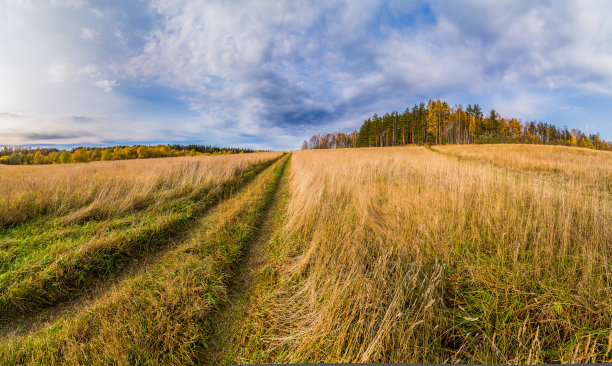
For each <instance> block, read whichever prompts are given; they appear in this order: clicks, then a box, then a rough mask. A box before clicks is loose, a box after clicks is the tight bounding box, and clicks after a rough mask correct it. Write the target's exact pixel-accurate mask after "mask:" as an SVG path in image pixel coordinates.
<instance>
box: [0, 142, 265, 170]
mask: <svg viewBox="0 0 612 366" xmlns="http://www.w3.org/2000/svg"><path fill="white" fill-rule="evenodd" d="M251 152H254V150H252V149H242V148H233V147H223V148H220V147H215V146H206V145H193V144H192V145H177V144H175V145H157V146H146V145H134V146H114V147H78V148H74V149H71V150H60V149H57V148H26V147H21V148H20V147H8V146H5V147H4V148H3V149H2V150H0V164H8V165H32V164H67V163H87V162H90V161H109V160H126V159H148V158H163V157H173V156H198V155H226V154H240V153H251Z"/></svg>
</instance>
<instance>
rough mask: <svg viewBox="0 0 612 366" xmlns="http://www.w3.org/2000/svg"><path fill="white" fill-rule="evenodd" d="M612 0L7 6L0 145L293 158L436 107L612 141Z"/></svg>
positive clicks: (71, 1)
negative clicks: (409, 110) (379, 120)
mask: <svg viewBox="0 0 612 366" xmlns="http://www.w3.org/2000/svg"><path fill="white" fill-rule="evenodd" d="M611 15H612V1H586V0H581V1H565V0H563V1H519V0H514V1H503V0H500V1H452V2H451V1H374V0H372V1H359V0H347V1H330V0H326V1H321V0H315V1H307V0H301V1H282V0H273V1H266V0H257V1H231V0H225V1H215V0H207V1H200V0H193V1H190V0H164V1H161V0H150V1H149V0H147V1H145V0H129V1H125V0H104V1H102V0H100V1H96V0H49V1H45V0H31V1H27V0H0V145H37V146H43V145H44V146H55V145H62V144H66V145H89V146H100V145H105V146H107V145H115V144H128V145H130V144H141V143H144V144H156V143H199V144H206V145H215V146H239V147H250V148H262V149H294V148H299V147H300V145H301V142H302V141H303V140H305V139H308V138H309V137H310V136H311V135H312V134H315V133H324V132H335V131H345V132H349V131H353V130H355V129H358V128H359V127H360V126H361V124H362V122H363V120H364V119H366V118H367V117H368V116H371V115H372V114H373V113H378V114H382V113H385V112H390V111H392V110H398V111H403V110H404V109H405V108H406V107H411V106H412V105H414V104H415V103H419V102H421V101H424V102H427V101H428V100H429V99H437V98H440V99H444V100H446V101H447V102H449V104H450V105H455V104H461V105H463V106H467V104H479V105H480V106H481V108H482V109H483V110H485V111H489V110H490V109H491V108H495V110H496V111H498V112H499V113H500V114H501V115H502V116H505V117H517V118H520V119H522V120H523V121H532V120H534V121H542V122H549V123H553V124H555V125H557V126H559V127H563V126H565V125H566V126H568V127H569V128H579V129H581V130H582V131H583V132H585V133H587V134H594V133H600V136H601V137H602V138H604V139H606V140H612V21H610V19H609V18H610V16H611Z"/></svg>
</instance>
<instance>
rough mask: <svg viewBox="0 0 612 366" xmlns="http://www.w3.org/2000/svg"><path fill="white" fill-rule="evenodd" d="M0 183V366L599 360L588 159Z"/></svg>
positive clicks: (223, 161)
mask: <svg viewBox="0 0 612 366" xmlns="http://www.w3.org/2000/svg"><path fill="white" fill-rule="evenodd" d="M0 168H2V167H0ZM0 181H1V182H0V183H2V188H0V189H1V191H0V197H2V200H1V201H0V220H1V221H0V224H1V225H2V229H1V230H0V328H1V332H2V333H1V337H0V364H49V365H54V364H93V365H104V364H122V365H123V364H126V365H127V364H177V365H178V364H252V363H293V362H410V363H414V362H425V363H493V364H508V363H511V364H534V363H568V362H571V363H578V362H610V361H612V191H611V189H612V188H611V187H612V153H609V152H595V151H591V150H587V149H580V148H564V147H552V146H528V145H484V146H459V145H455V146H436V147H432V148H429V149H428V148H425V147H401V148H399V147H398V148H368V149H338V150H308V151H298V152H295V153H293V154H290V155H283V156H281V153H258V154H244V155H232V156H222V157H193V158H168V159H155V160H142V161H127V162H100V163H89V164H81V165H66V166H43V167H28V166H18V167H12V166H7V167H4V168H2V169H1V170H0Z"/></svg>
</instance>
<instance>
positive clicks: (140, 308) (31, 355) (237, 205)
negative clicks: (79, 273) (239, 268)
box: [0, 157, 288, 365]
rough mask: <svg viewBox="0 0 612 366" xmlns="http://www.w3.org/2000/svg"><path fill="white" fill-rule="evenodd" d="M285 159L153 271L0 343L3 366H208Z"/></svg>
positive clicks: (206, 221)
mask: <svg viewBox="0 0 612 366" xmlns="http://www.w3.org/2000/svg"><path fill="white" fill-rule="evenodd" d="M287 160H288V158H287V157H286V158H283V159H282V160H281V161H278V162H277V163H275V165H273V166H271V167H270V168H268V169H267V170H266V171H264V172H262V173H261V174H260V175H258V176H257V177H256V178H255V180H254V181H253V182H252V183H251V184H249V185H248V186H246V187H245V189H243V190H242V191H240V192H239V193H238V194H237V195H235V196H234V197H232V198H230V199H229V200H227V201H225V202H223V203H221V205H219V206H218V207H217V208H216V209H215V210H214V211H213V212H211V213H210V215H208V216H207V217H205V218H204V219H203V220H201V222H200V225H199V226H198V227H197V229H196V230H194V231H193V234H192V235H191V236H190V237H189V238H188V239H187V240H186V241H185V242H184V243H182V244H180V245H179V246H177V247H176V248H174V249H172V250H171V251H169V252H167V253H165V254H164V255H163V256H162V257H161V258H160V259H159V260H158V261H157V262H155V263H154V265H152V266H151V268H148V270H146V271H142V272H141V273H140V274H138V275H136V276H133V277H131V278H128V279H127V280H126V281H123V282H121V283H119V284H117V285H116V286H114V287H113V288H112V289H111V290H110V291H108V292H107V293H106V294H104V295H103V296H102V297H100V298H99V299H96V300H94V301H92V302H91V303H89V304H85V305H83V307H82V308H80V309H77V310H78V311H75V312H74V314H71V315H68V316H65V317H63V318H61V319H59V320H58V321H56V322H55V323H53V324H50V325H49V326H47V327H45V328H43V329H41V330H39V331H37V332H36V333H33V334H30V335H27V336H22V337H9V338H5V339H2V340H1V341H0V363H2V364H11V363H15V364H35V365H38V364H45V365H61V364H70V365H75V364H92V365H108V364H117V365H130V364H147V365H185V364H198V363H201V362H202V361H204V362H205V361H206V358H205V357H206V356H205V354H206V351H207V348H208V342H209V338H210V332H211V329H212V328H211V324H210V319H211V316H212V314H213V313H214V312H215V311H216V309H217V307H218V306H219V304H221V303H222V302H223V301H224V299H225V297H226V292H227V289H226V286H227V284H226V279H227V277H228V276H229V275H231V273H232V272H233V269H234V267H235V266H236V265H237V264H238V263H239V262H240V259H241V256H242V253H243V250H244V249H245V247H246V246H248V245H249V244H250V242H251V241H252V240H253V238H254V236H255V234H256V231H257V228H258V227H259V226H260V224H261V220H262V218H263V217H264V215H265V211H266V209H267V207H268V204H269V202H270V200H271V199H272V195H273V194H274V191H275V188H276V185H277V184H278V181H279V179H280V177H281V175H282V173H283V168H284V165H285V164H286V162H287Z"/></svg>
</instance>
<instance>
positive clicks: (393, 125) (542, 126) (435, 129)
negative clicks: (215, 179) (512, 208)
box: [302, 99, 612, 150]
mask: <svg viewBox="0 0 612 366" xmlns="http://www.w3.org/2000/svg"><path fill="white" fill-rule="evenodd" d="M494 143H523V144H546V145H564V146H580V147H585V148H590V149H597V150H612V142H610V141H608V142H606V141H604V140H603V139H601V138H600V137H599V135H598V134H595V135H588V136H587V135H586V134H585V133H583V132H582V131H580V130H578V129H575V128H573V129H571V130H568V128H567V126H564V127H563V128H559V127H557V126H555V125H553V124H549V123H542V122H535V121H530V122H523V121H521V120H519V119H517V118H505V117H502V116H500V115H499V113H497V112H496V111H495V110H494V109H491V112H490V113H489V114H488V115H486V116H485V115H484V114H483V111H482V110H481V108H480V106H479V105H478V104H474V105H473V106H472V105H471V104H468V106H467V108H465V109H464V108H463V106H462V105H455V106H453V107H451V106H450V105H449V104H448V103H447V102H446V101H441V100H439V99H438V100H435V101H433V100H430V101H429V103H427V105H426V104H425V103H423V102H422V103H420V104H418V105H416V104H415V105H414V106H413V107H412V108H406V110H405V111H404V112H403V113H399V112H397V111H393V112H391V113H385V114H384V115H383V116H379V115H378V114H376V113H375V114H374V115H373V116H372V117H370V118H368V119H367V120H365V121H364V122H363V124H362V125H361V128H360V129H359V132H357V131H354V132H351V133H344V132H336V133H326V134H322V135H321V134H316V135H314V136H312V137H311V138H310V140H309V141H304V142H303V144H302V149H304V150H305V149H335V148H350V147H384V146H403V145H425V144H430V145H443V144H494Z"/></svg>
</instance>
